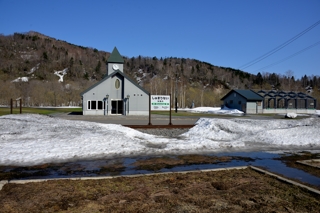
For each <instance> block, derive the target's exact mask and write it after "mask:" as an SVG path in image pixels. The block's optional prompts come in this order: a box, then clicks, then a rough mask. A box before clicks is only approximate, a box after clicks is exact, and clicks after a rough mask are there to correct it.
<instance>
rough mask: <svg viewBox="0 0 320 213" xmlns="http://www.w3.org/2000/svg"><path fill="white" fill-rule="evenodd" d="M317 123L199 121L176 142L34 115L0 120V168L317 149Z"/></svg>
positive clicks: (319, 143)
mask: <svg viewBox="0 0 320 213" xmlns="http://www.w3.org/2000/svg"><path fill="white" fill-rule="evenodd" d="M319 133H320V118H318V117H312V118H307V119H300V120H291V119H290V120H250V119H237V118H234V119H217V118H213V119H210V118H201V119H199V120H198V122H197V125H196V126H195V127H194V128H192V129H190V130H189V131H188V132H186V133H184V134H182V135H181V137H179V139H177V138H165V137H161V136H155V135H149V134H145V133H142V132H139V131H136V130H134V129H130V128H127V127H123V126H121V125H116V124H101V123H94V122H85V121H70V120H64V119H60V118H52V117H48V116H44V115H36V114H16V115H5V116H0V165H24V166H26V165H37V164H43V163H53V162H68V161H76V160H89V159H101V158H115V157H127V156H137V155H161V154H188V153H199V154H200V153H204V152H222V151H239V150H240V151H241V150H242V151H245V150H247V151H248V150H260V151H266V150H279V149H281V150H286V149H295V150H304V149H310V148H311V149H312V148H319V147H320V137H319Z"/></svg>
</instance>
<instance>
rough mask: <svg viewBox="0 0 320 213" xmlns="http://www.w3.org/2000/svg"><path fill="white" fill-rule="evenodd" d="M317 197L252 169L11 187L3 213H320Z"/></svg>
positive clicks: (1, 196)
mask: <svg viewBox="0 0 320 213" xmlns="http://www.w3.org/2000/svg"><path fill="white" fill-rule="evenodd" d="M319 198H320V196H318V195H314V194H311V193H309V192H307V191H305V190H303V189H301V188H298V187H296V186H292V185H288V184H285V183H282V182H280V181H278V180H276V179H274V178H272V177H269V176H265V175H262V174H260V173H257V172H255V171H253V170H251V169H249V168H248V169H243V170H227V171H219V172H202V173H200V172H199V173H187V174H177V173H175V174H163V175H153V176H143V177H121V178H114V179H105V180H86V181H83V180H82V181H72V180H59V181H47V182H42V183H29V184H24V185H19V184H7V185H5V186H4V187H3V189H2V191H0V207H1V208H0V212H77V213H78V212H86V213H87V212H320V201H319V200H320V199H319Z"/></svg>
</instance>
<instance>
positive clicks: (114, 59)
mask: <svg viewBox="0 0 320 213" xmlns="http://www.w3.org/2000/svg"><path fill="white" fill-rule="evenodd" d="M107 62H108V63H120V64H123V63H124V60H123V58H122V56H121V55H120V53H119V51H118V49H117V47H114V49H113V51H112V53H111V55H110V56H109V58H108V60H107Z"/></svg>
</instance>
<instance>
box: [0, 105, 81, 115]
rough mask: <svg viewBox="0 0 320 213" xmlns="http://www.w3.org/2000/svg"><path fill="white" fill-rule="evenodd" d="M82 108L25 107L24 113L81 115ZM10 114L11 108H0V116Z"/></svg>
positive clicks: (14, 112)
mask: <svg viewBox="0 0 320 213" xmlns="http://www.w3.org/2000/svg"><path fill="white" fill-rule="evenodd" d="M81 112H82V108H68V107H66V108H32V107H23V108H22V113H31V114H41V115H49V114H54V113H77V114H79V113H81ZM12 113H13V114H19V113H20V109H19V108H13V110H12ZM8 114H10V108H9V107H1V108H0V116H1V115H8Z"/></svg>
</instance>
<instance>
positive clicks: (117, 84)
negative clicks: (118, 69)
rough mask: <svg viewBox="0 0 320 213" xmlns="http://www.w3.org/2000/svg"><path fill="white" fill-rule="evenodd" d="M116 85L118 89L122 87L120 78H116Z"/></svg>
mask: <svg viewBox="0 0 320 213" xmlns="http://www.w3.org/2000/svg"><path fill="white" fill-rule="evenodd" d="M114 86H115V88H116V89H119V88H120V80H119V79H116V81H115V83H114Z"/></svg>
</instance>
